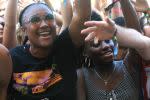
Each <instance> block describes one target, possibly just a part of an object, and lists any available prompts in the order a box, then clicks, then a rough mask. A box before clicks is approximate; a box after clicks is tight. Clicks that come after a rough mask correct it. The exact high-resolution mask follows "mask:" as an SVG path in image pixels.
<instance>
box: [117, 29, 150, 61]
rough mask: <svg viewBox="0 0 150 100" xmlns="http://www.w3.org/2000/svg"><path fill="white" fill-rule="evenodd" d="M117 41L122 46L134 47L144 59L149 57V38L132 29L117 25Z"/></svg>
mask: <svg viewBox="0 0 150 100" xmlns="http://www.w3.org/2000/svg"><path fill="white" fill-rule="evenodd" d="M117 31H118V32H117V35H116V36H117V38H118V43H119V44H120V45H122V46H125V47H129V48H134V49H136V50H137V51H138V53H139V54H140V55H141V56H142V57H143V58H144V59H146V60H148V59H150V54H149V51H150V38H148V37H146V36H143V35H141V33H139V32H138V31H136V30H134V29H127V28H123V27H120V26H117Z"/></svg>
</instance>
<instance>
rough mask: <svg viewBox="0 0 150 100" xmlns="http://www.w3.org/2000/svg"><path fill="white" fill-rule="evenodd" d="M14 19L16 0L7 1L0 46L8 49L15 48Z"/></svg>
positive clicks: (15, 15)
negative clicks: (0, 44)
mask: <svg viewBox="0 0 150 100" xmlns="http://www.w3.org/2000/svg"><path fill="white" fill-rule="evenodd" d="M16 17H17V0H8V4H7V8H6V12H5V26H4V31H3V41H2V44H3V45H4V46H6V47H7V48H8V49H11V48H13V47H16V44H17V43H16V34H15V33H16Z"/></svg>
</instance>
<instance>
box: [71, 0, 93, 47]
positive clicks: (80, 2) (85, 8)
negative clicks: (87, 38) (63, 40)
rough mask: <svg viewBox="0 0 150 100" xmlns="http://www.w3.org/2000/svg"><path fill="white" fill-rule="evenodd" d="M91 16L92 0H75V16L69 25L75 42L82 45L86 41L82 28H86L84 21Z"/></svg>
mask: <svg viewBox="0 0 150 100" xmlns="http://www.w3.org/2000/svg"><path fill="white" fill-rule="evenodd" d="M90 17H91V0H75V1H74V7H73V17H72V21H71V24H70V26H69V33H70V36H71V38H72V41H73V43H74V44H75V45H76V46H81V45H82V44H83V43H84V36H83V35H81V34H80V33H81V30H82V29H83V28H85V26H84V22H85V21H88V20H90Z"/></svg>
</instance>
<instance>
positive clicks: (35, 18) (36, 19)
mask: <svg viewBox="0 0 150 100" xmlns="http://www.w3.org/2000/svg"><path fill="white" fill-rule="evenodd" d="M40 21H41V19H40V17H38V16H33V17H32V18H31V19H30V22H31V23H33V24H36V23H38V22H40Z"/></svg>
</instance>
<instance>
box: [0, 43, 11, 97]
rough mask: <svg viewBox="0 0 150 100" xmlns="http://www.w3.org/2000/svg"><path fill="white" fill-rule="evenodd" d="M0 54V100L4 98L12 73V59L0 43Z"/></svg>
mask: <svg viewBox="0 0 150 100" xmlns="http://www.w3.org/2000/svg"><path fill="white" fill-rule="evenodd" d="M0 55H1V56H0V100H6V97H7V88H8V84H9V82H10V80H11V75H12V60H11V57H10V55H9V51H8V50H7V49H6V48H5V47H4V46H3V45H0Z"/></svg>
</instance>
